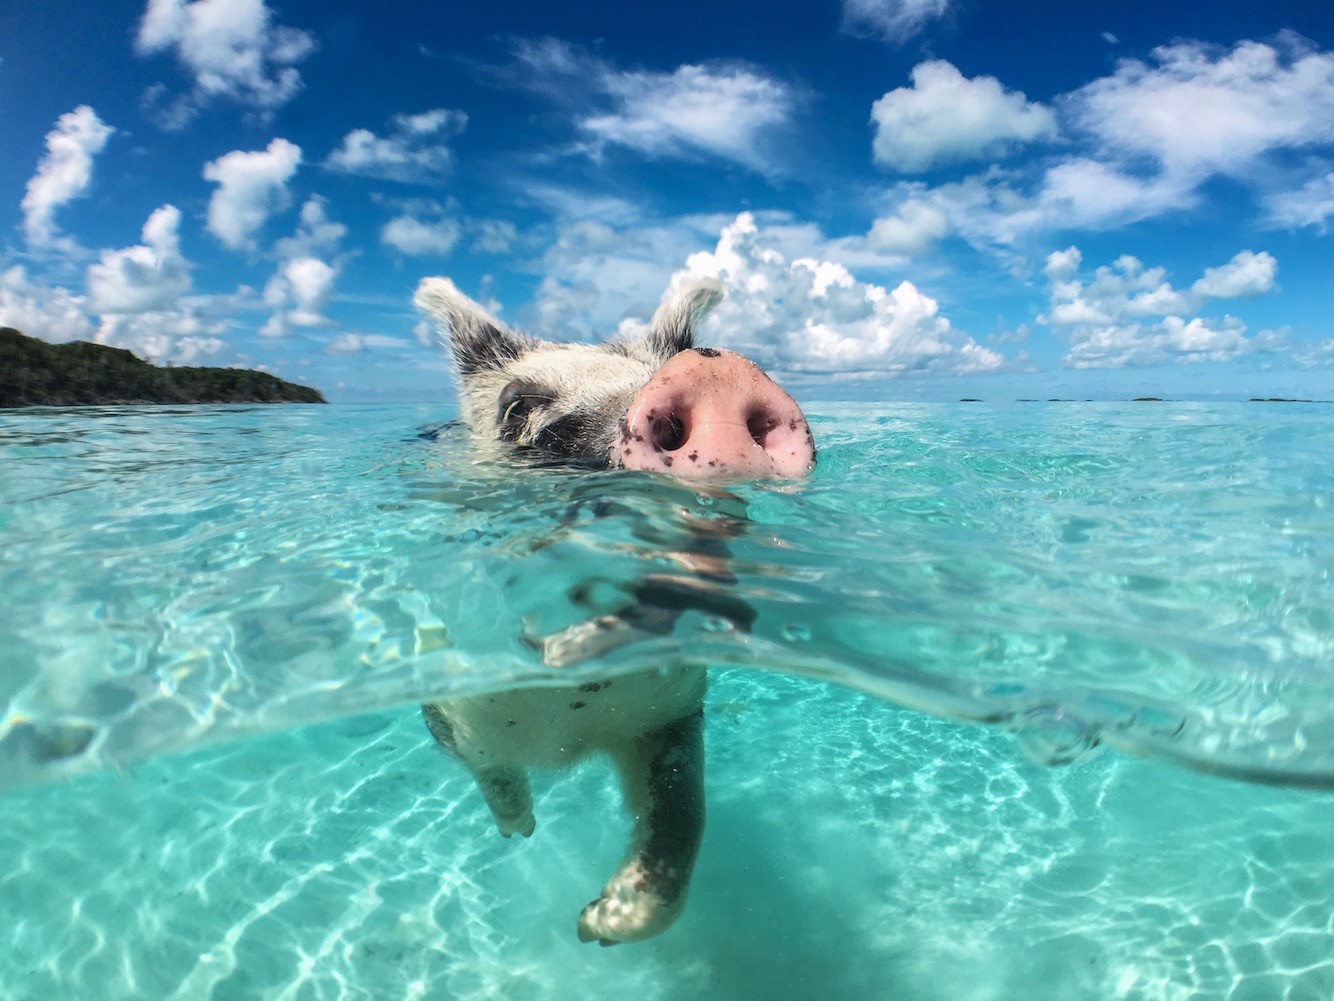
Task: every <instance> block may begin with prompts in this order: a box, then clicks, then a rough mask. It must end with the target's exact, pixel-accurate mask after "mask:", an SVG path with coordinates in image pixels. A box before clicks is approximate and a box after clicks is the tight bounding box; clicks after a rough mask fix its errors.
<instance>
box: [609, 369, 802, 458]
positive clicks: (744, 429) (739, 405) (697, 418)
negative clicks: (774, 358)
mask: <svg viewBox="0 0 1334 1001" xmlns="http://www.w3.org/2000/svg"><path fill="white" fill-rule="evenodd" d="M612 462H613V463H619V464H620V465H622V466H624V467H625V468H626V469H645V470H652V471H655V472H660V473H670V474H671V475H672V476H676V477H679V478H680V479H683V480H706V479H756V478H765V477H774V478H780V479H790V478H794V477H798V476H805V475H806V474H807V473H809V472H810V470H811V467H812V466H813V465H814V464H815V445H814V441H813V439H812V438H811V429H810V428H809V427H808V426H807V424H806V416H805V415H804V414H803V413H802V412H801V408H800V407H799V406H797V403H796V401H795V400H793V399H792V397H790V396H788V395H787V393H785V392H784V391H783V390H782V389H781V388H780V387H779V385H778V384H777V383H776V382H774V381H773V380H772V379H770V378H769V377H768V376H767V375H765V374H764V372H763V371H762V370H761V369H760V367H759V366H758V365H756V364H755V363H754V362H752V361H751V360H750V359H748V358H744V357H742V356H741V355H739V354H736V353H734V352H731V351H722V350H718V349H716V348H701V349H698V350H692V351H682V352H681V353H679V354H677V355H674V356H673V357H672V358H671V359H669V360H668V361H667V363H666V364H665V365H663V366H662V368H660V369H658V371H657V372H655V373H654V375H653V378H651V379H650V380H649V381H648V382H647V383H646V384H645V385H644V388H643V389H641V390H640V391H639V395H638V396H636V397H635V399H634V402H632V403H631V404H630V408H629V410H627V411H626V414H625V425H624V427H623V428H622V429H621V433H620V435H619V437H618V438H617V439H616V442H615V443H614V444H613V445H612Z"/></svg>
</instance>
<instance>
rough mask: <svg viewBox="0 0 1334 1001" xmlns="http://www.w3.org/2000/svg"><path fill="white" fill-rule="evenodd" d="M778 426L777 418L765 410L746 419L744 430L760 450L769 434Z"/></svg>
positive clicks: (756, 412) (758, 411)
mask: <svg viewBox="0 0 1334 1001" xmlns="http://www.w3.org/2000/svg"><path fill="white" fill-rule="evenodd" d="M777 426H778V418H777V417H775V416H774V415H773V414H771V413H769V412H768V411H765V410H757V411H755V412H754V413H753V414H751V415H750V416H749V417H747V418H746V430H747V431H749V432H750V436H751V437H752V438H754V439H755V444H756V445H759V446H760V448H763V447H764V443H765V442H766V441H767V440H768V439H769V432H771V431H772V430H773V429H774V428H776V427H777Z"/></svg>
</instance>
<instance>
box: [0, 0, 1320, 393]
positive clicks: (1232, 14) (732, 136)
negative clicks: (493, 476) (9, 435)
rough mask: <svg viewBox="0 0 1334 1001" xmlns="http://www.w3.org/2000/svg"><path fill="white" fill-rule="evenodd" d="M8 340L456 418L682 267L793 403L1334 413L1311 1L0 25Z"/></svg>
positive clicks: (158, 17) (453, 13) (152, 0)
mask: <svg viewBox="0 0 1334 1001" xmlns="http://www.w3.org/2000/svg"><path fill="white" fill-rule="evenodd" d="M0 135H4V136H5V143H4V155H3V156H2V157H0V325H9V326H16V327H18V328H19V329H21V330H24V331H25V332H27V333H29V334H33V335H35V336H39V337H44V338H46V339H49V340H53V341H63V340H70V339H76V338H78V339H90V340H98V341H101V342H103V343H108V344H114V345H117V346H121V347H127V348H130V349H131V350H133V351H135V352H136V353H138V354H140V355H141V356H144V357H148V358H151V359H152V360H154V361H156V362H158V363H160V364H166V363H169V362H171V363H176V364H208V365H244V366H247V367H257V368H263V369H266V370H268V371H272V372H275V373H276V374H278V375H281V376H283V377H284V378H288V379H293V380H296V381H301V382H305V383H308V384H310V385H314V386H316V387H317V388H319V389H321V390H323V391H324V392H325V393H326V395H328V396H329V397H330V399H332V400H366V401H373V400H429V399H435V398H439V399H447V398H448V395H449V389H448V374H447V366H446V363H445V359H444V358H443V357H442V355H441V353H440V351H439V349H438V347H437V346H436V345H435V343H434V339H433V337H432V336H431V334H430V332H429V331H427V330H426V329H425V327H424V325H423V324H422V323H421V321H420V318H419V317H418V316H416V315H414V313H413V312H412V309H411V307H410V302H409V300H410V298H411V294H412V290H413V288H414V287H415V286H416V283H417V282H418V280H419V279H420V278H421V277H423V276H426V275H433V274H444V275H449V276H451V277H452V278H453V279H454V280H455V281H456V282H457V283H458V285H459V286H460V287H461V288H462V289H463V290H464V291H466V292H467V293H468V294H470V295H472V296H473V297H474V298H477V299H478V300H480V301H482V302H484V303H486V304H487V305H489V306H490V307H491V308H493V309H494V310H495V311H496V312H497V313H498V314H499V315H500V316H502V317H503V318H504V319H506V320H507V321H508V322H510V323H511V324H514V325H516V326H522V327H524V328H526V329H529V330H531V331H533V332H535V333H538V334H541V335H543V336H548V337H553V338H557V339H588V338H596V337H601V336H606V335H609V334H612V333H615V332H617V331H632V330H634V329H635V328H636V326H637V325H638V324H641V323H642V322H643V320H644V319H646V318H647V317H648V316H649V315H650V314H651V313H652V311H653V309H654V307H655V306H656V305H657V303H658V301H659V299H660V298H661V296H662V295H663V293H664V291H665V290H667V289H668V288H670V287H671V286H673V285H674V284H679V283H680V282H682V281H686V280H689V279H690V278H692V277H697V276H704V275H709V276H713V277H717V278H719V279H720V280H722V282H723V284H724V286H725V287H726V289H727V292H728V297H727V299H726V301H725V302H724V304H723V305H722V306H720V307H719V309H718V310H717V311H716V312H715V313H714V315H713V316H712V317H711V318H710V319H709V321H708V322H707V325H706V328H705V331H704V337H705V338H707V339H708V340H709V341H710V342H712V343H717V344H721V345H724V346H729V347H733V348H736V349H738V350H742V351H745V352H747V353H749V354H750V355H751V356H752V357H755V358H756V359H757V360H758V361H760V362H761V363H762V364H765V365H766V366H767V367H769V368H770V369H771V370H773V371H775V372H776V373H777V374H778V375H779V376H780V377H781V378H783V379H784V380H785V381H787V382H788V383H790V384H793V385H794V386H795V388H796V389H797V390H798V391H799V394H800V395H802V396H803V398H819V397H822V396H824V397H832V396H851V397H871V398H879V399H886V400H895V399H904V400H911V399H954V398H958V397H959V396H981V397H984V398H988V399H1013V398H1016V397H1039V398H1046V397H1050V396H1065V395H1078V396H1093V397H1113V398H1117V397H1124V396H1133V395H1141V394H1151V395H1164V396H1176V397H1189V398H1211V397H1214V396H1222V397H1234V396H1241V397H1245V396H1251V395H1262V396H1274V395H1283V396H1322V397H1325V398H1329V397H1330V396H1334V388H1331V387H1334V324H1332V323H1331V322H1330V319H1329V314H1330V306H1331V300H1334V267H1332V266H1331V265H1332V264H1334V253H1332V252H1331V236H1330V233H1329V228H1330V225H1331V222H1334V6H1332V5H1330V4H1328V3H1310V2H1306V3H1288V4H1284V3H1273V4H1255V3H1253V2H1244V3H1243V2H1217V0H1215V2H1210V3H1197V2H1194V0H1183V2H1180V3H1174V4H1163V3H1161V2H1154V3H1140V2H1120V3H1101V2H1098V3H1092V2H1091V3H1070V2H1069V0H1065V2H1061V3H1055V2H1051V3H1048V2H1010V3H991V4H983V3H981V2H978V0H968V2H961V0H843V2H841V3H840V2H837V0H828V2H816V3H810V2H807V3H800V4H797V3H776V4H770V5H767V6H765V7H763V8H762V9H761V8H757V7H755V6H754V5H751V4H719V3H718V2H717V0H710V2H708V3H693V2H689V0H686V2H678V3H676V4H672V5H664V6H661V7H658V6H642V5H626V4H624V3H606V2H594V3H584V4H569V5H562V4H548V3H545V2H544V3H513V2H505V0H497V2H492V3H486V4H466V5H465V4H459V5H448V4H436V3H432V4H428V3H420V2H414V0H396V2H393V3H383V4H373V5H372V4H363V3H347V2H340V0H320V2H318V3H316V2H310V0H284V2H281V3H278V2H267V0H194V2H186V0H133V2H132V0H99V2H97V3H91V4H90V3H87V2H86V0H12V2H10V3H7V4H5V6H4V8H3V10H0Z"/></svg>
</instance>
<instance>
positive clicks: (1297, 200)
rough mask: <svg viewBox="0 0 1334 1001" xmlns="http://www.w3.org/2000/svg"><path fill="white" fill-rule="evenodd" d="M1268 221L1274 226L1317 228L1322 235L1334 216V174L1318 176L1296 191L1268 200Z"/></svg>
mask: <svg viewBox="0 0 1334 1001" xmlns="http://www.w3.org/2000/svg"><path fill="white" fill-rule="evenodd" d="M1265 207H1266V209H1267V210H1268V219H1267V222H1268V223H1269V224H1270V225H1272V226H1281V227H1286V228H1294V229H1295V228H1298V227H1302V226H1315V227H1317V228H1318V229H1319V231H1320V232H1321V233H1322V234H1323V233H1324V232H1325V231H1326V220H1327V219H1329V217H1330V216H1332V215H1334V173H1328V174H1324V175H1323V176H1321V177H1316V178H1314V179H1312V180H1310V181H1307V182H1306V184H1304V185H1302V187H1300V188H1298V189H1297V190H1295V191H1281V192H1276V193H1274V194H1272V195H1270V196H1269V197H1268V198H1267V199H1266V200H1265Z"/></svg>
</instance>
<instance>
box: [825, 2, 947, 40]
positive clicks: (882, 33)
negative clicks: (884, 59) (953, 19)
mask: <svg viewBox="0 0 1334 1001" xmlns="http://www.w3.org/2000/svg"><path fill="white" fill-rule="evenodd" d="M953 6H954V3H953V0H843V30H844V31H846V32H848V33H849V34H853V35H871V36H874V37H877V38H883V39H884V40H885V41H888V42H906V41H907V40H908V39H909V38H912V37H913V36H914V35H916V34H918V33H919V32H921V31H922V30H923V29H924V28H925V27H926V26H927V25H928V24H930V23H931V22H932V21H935V20H939V19H940V18H943V17H945V16H947V15H948V14H949V13H950V11H951V9H952V8H953Z"/></svg>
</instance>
